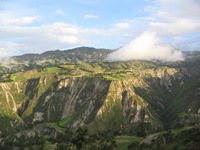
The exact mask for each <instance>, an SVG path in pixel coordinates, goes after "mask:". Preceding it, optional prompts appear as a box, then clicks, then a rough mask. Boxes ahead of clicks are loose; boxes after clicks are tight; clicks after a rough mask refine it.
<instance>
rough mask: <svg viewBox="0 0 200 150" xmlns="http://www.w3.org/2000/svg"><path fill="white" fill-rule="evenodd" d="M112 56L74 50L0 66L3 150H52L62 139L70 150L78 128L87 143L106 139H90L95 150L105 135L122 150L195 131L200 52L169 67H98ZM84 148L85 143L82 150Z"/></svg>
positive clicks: (117, 64) (148, 63)
mask: <svg viewBox="0 0 200 150" xmlns="http://www.w3.org/2000/svg"><path fill="white" fill-rule="evenodd" d="M110 52H111V51H110V50H105V49H94V48H87V47H80V48H75V49H72V50H65V51H60V50H57V51H47V52H44V53H42V54H25V55H22V56H15V57H12V58H11V59H12V61H10V63H4V64H3V63H2V64H1V66H0V71H1V76H0V77H1V78H0V80H1V82H0V122H1V124H0V143H1V147H2V148H7V149H11V148H12V147H15V148H20V146H23V147H28V146H30V145H37V144H36V143H37V142H39V143H43V146H48V144H49V143H50V145H51V146H52V147H55V146H56V145H55V144H54V143H57V146H58V145H59V143H61V145H62V144H63V143H64V142H61V141H62V140H61V139H62V138H61V139H60V136H61V135H62V136H64V135H65V136H67V135H71V134H72V135H71V137H68V138H69V141H70V142H69V143H68V146H69V145H70V144H71V145H73V144H74V142H73V141H74V137H76V135H77V134H78V133H80V132H81V133H82V132H83V130H82V129H79V127H82V128H87V136H89V137H93V138H94V136H95V137H96V136H103V137H104V138H103V139H101V138H100V137H96V138H94V139H95V141H94V142H93V143H95V144H96V145H94V147H95V146H97V145H99V142H100V143H101V142H102V141H103V142H106V140H105V136H106V137H107V136H108V135H109V136H110V135H112V136H118V137H116V138H115V139H116V142H117V145H118V147H120V142H121V141H120V138H121V139H122V141H123V138H124V137H123V135H126V136H131V137H132V136H134V137H135V138H137V139H139V140H140V141H141V137H146V136H149V135H150V136H151V134H154V133H157V135H163V134H162V132H163V131H165V130H172V131H173V130H174V129H176V128H180V129H181V128H183V127H186V128H189V129H191V131H196V130H195V129H196V128H197V127H196V126H197V125H198V124H199V122H200V102H199V93H200V91H199V89H200V86H199V85H200V57H199V56H200V52H185V57H186V59H185V61H180V62H173V63H169V62H160V61H138V60H135V61H128V62H104V61H103V60H104V58H105V57H106V55H107V54H108V53H110ZM194 127H196V128H195V129H194ZM69 130H70V132H69ZM71 130H72V132H71ZM197 130H198V129H197ZM181 131H183V130H181ZM66 133H67V134H66ZM185 134H187V136H190V135H189V133H188V132H186V133H185V132H183V135H185ZM81 135H84V136H85V132H84V134H83V133H82V134H81ZM170 135H171V134H170ZM172 135H173V134H172ZM180 135H182V132H181V133H180ZM89 137H88V138H89ZM153 137H155V139H157V138H156V137H157V136H153ZM171 137H172V139H175V140H177V139H176V138H174V136H171ZM180 137H181V136H180ZM71 138H72V139H71ZM99 138H100V139H99ZM135 138H134V139H135ZM147 138H148V137H147ZM197 138H198V137H197ZM41 139H42V140H41ZM58 139H59V140H58ZM85 139H87V138H85ZM130 139H133V138H130ZM76 140H77V139H76ZM76 140H75V141H76ZM179 140H181V139H179ZM183 140H184V139H183ZM190 140H191V141H189V142H192V139H190ZM108 141H109V142H110V143H113V142H112V140H107V146H108V145H109V144H110V143H109V142H108ZM144 141H145V139H144ZM144 141H141V144H138V143H134V144H132V146H134V147H135V148H138V147H139V146H140V145H142V143H144V144H143V145H145V146H144V148H146V146H147V147H148V144H147V145H146V144H145V142H144ZM169 141H170V140H169ZM79 142H80V141H79ZM81 142H83V141H81ZM90 142H91V140H88V141H87V140H86V141H85V145H84V146H85V149H87V148H88V146H89V145H91V143H90ZM137 142H139V141H137ZM189 142H188V143H189ZM87 143H88V144H87ZM128 143H129V144H131V141H130V142H128ZM165 144H166V146H169V147H170V146H176V145H175V143H173V144H172V145H170V143H169V145H167V144H168V143H165ZM10 145H12V146H10ZM74 145H76V143H75V144H74ZM111 145H112V144H111ZM154 145H155V144H154ZM62 146H63V145H62ZM76 146H77V145H76ZM84 146H83V148H84ZM126 146H128V145H126ZM156 146H158V145H156ZM195 146H198V144H195V145H194V147H195ZM65 147H67V145H65ZM86 147H87V148H86ZM108 147H109V146H108Z"/></svg>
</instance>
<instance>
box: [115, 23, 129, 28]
mask: <svg viewBox="0 0 200 150" xmlns="http://www.w3.org/2000/svg"><path fill="white" fill-rule="evenodd" d="M114 26H115V27H116V28H122V29H129V28H130V27H131V25H130V23H128V22H120V23H116V24H115V25H114Z"/></svg>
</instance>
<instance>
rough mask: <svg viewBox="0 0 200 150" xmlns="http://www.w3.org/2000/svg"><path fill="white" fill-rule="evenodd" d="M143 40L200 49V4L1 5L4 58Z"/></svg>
mask: <svg viewBox="0 0 200 150" xmlns="http://www.w3.org/2000/svg"><path fill="white" fill-rule="evenodd" d="M145 33H152V34H145ZM141 35H147V37H148V38H149V39H151V38H152V39H156V40H157V41H159V42H161V43H165V44H168V45H170V46H173V47H177V48H179V49H181V50H200V0H176V1H175V0H51V1H49V0H0V57H4V56H11V55H19V54H24V53H42V52H44V51H47V50H57V49H61V50H64V49H68V48H72V47H79V46H90V47H95V48H108V49H118V48H120V47H123V46H124V45H125V47H127V46H126V45H129V46H130V43H134V42H132V41H133V40H134V41H135V40H136V39H138V37H140V36H141ZM149 35H150V36H149ZM155 35H156V37H155ZM143 37H144V36H143ZM145 39H147V38H146V37H144V40H145ZM158 39H159V40H158ZM136 41H137V40H136ZM152 42H154V44H157V42H156V41H155V40H152ZM141 44H145V43H141ZM159 45H160V43H159ZM131 46H132V45H131ZM133 46H135V45H134V44H133ZM165 47H166V46H165ZM129 48H130V47H129ZM152 48H155V47H154V46H152ZM155 49H157V48H155ZM121 51H122V50H121ZM124 52H125V51H122V52H121V54H122V53H124ZM121 54H119V55H121Z"/></svg>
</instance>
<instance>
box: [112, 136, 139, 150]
mask: <svg viewBox="0 0 200 150" xmlns="http://www.w3.org/2000/svg"><path fill="white" fill-rule="evenodd" d="M142 139H143V138H141V137H136V136H116V137H115V141H116V144H117V148H116V150H126V149H127V147H128V145H129V144H131V143H139V142H140V141H141V140H142Z"/></svg>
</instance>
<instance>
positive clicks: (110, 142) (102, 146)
mask: <svg viewBox="0 0 200 150" xmlns="http://www.w3.org/2000/svg"><path fill="white" fill-rule="evenodd" d="M51 142H52V143H56V149H57V150H63V149H69V150H88V149H96V150H111V149H113V148H114V147H116V143H115V140H114V138H113V137H112V136H105V135H104V136H102V135H93V136H89V135H87V128H81V127H79V128H77V129H76V130H75V131H72V130H70V129H67V130H66V131H65V133H64V134H60V135H59V136H58V137H57V138H56V139H54V140H52V141H51Z"/></svg>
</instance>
